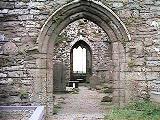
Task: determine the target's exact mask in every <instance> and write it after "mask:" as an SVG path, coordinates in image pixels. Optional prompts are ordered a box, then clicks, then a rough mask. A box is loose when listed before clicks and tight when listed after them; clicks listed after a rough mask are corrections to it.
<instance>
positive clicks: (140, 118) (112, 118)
mask: <svg viewBox="0 0 160 120" xmlns="http://www.w3.org/2000/svg"><path fill="white" fill-rule="evenodd" d="M105 120H160V105H158V104H154V103H152V102H150V101H138V102H133V103H130V104H129V105H127V106H125V107H123V108H113V109H112V111H111V113H110V114H109V116H106V118H105Z"/></svg>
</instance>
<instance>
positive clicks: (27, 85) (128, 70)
mask: <svg viewBox="0 0 160 120" xmlns="http://www.w3.org/2000/svg"><path fill="white" fill-rule="evenodd" d="M68 2H69V1H67V0H55V1H52V0H19V1H17V0H9V1H8V0H1V1H0V56H1V57H0V65H1V67H0V87H1V91H0V99H1V100H0V104H1V105H2V104H3V105H4V104H5V105H10V104H13V105H17V104H33V105H35V104H40V103H44V102H43V101H45V100H46V98H45V97H44V96H41V95H42V93H38V96H40V97H41V98H37V97H35V96H34V95H35V89H40V90H42V91H43V90H44V91H47V90H50V89H51V88H49V87H48V88H46V87H45V83H42V84H35V82H36V80H37V76H36V74H41V73H39V71H40V69H45V67H42V68H39V64H42V63H39V64H37V63H38V58H39V57H40V58H41V59H43V58H45V54H44V53H39V51H38V45H39V44H40V43H38V42H37V37H38V35H39V34H40V30H41V28H42V26H43V25H44V23H45V22H46V20H47V19H48V18H49V16H50V15H51V14H52V13H53V12H54V11H55V10H57V9H58V8H59V7H60V6H62V5H64V4H66V3H68ZM101 2H102V3H103V4H104V5H106V6H107V7H109V8H110V9H112V10H113V11H114V12H115V14H117V16H119V18H120V19H121V20H122V22H123V23H124V24H125V26H126V28H127V29H128V31H129V34H130V37H131V40H130V41H124V42H120V41H115V42H114V43H113V44H112V60H113V61H112V63H113V67H114V69H115V70H116V67H117V66H118V68H120V69H117V71H116V72H113V79H114V80H115V81H114V87H115V88H116V86H122V88H123V90H122V91H121V92H117V91H115V92H117V93H115V94H117V95H121V96H123V97H122V98H123V99H122V100H120V99H119V101H122V102H127V101H126V100H129V99H130V98H133V99H134V98H137V97H140V96H145V95H146V86H149V88H147V89H149V94H150V95H151V98H152V100H154V101H159V99H160V84H159V77H160V76H159V74H160V53H159V52H160V19H159V18H160V2H159V1H158V0H141V1H140V0H101ZM113 27H114V24H113ZM122 41H123V40H122ZM122 45H123V46H122ZM122 47H123V48H122ZM123 49H124V50H123ZM121 52H123V53H125V54H121ZM119 58H123V59H119ZM117 63H118V64H117ZM117 73H120V74H117ZM42 79H43V78H42ZM44 79H45V78H44ZM116 80H123V82H122V83H121V84H117V83H118V82H116ZM148 81H149V82H148ZM47 84H48V83H47ZM137 86H138V87H137ZM137 88H138V89H137ZM124 89H125V90H124ZM51 90H52V89H51ZM50 93H51V94H50V95H51V96H50V97H49V98H47V100H46V101H49V102H51V101H52V100H51V99H52V92H50ZM36 94H37V93H36ZM39 99H40V100H39ZM51 109H52V108H51Z"/></svg>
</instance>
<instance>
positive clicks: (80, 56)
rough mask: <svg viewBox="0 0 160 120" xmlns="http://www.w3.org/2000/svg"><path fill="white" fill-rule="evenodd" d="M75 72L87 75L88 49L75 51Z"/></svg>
mask: <svg viewBox="0 0 160 120" xmlns="http://www.w3.org/2000/svg"><path fill="white" fill-rule="evenodd" d="M73 72H74V73H86V48H82V47H81V46H79V47H78V48H74V49H73Z"/></svg>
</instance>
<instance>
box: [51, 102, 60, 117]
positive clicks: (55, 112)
mask: <svg viewBox="0 0 160 120" xmlns="http://www.w3.org/2000/svg"><path fill="white" fill-rule="evenodd" d="M60 109H61V106H60V104H57V105H54V107H53V115H55V114H58V112H59V110H60Z"/></svg>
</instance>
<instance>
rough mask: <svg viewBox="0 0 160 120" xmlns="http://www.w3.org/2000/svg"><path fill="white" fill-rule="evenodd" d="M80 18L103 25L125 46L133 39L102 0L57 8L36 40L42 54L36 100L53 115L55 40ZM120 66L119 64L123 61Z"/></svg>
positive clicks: (39, 59)
mask: <svg viewBox="0 0 160 120" xmlns="http://www.w3.org/2000/svg"><path fill="white" fill-rule="evenodd" d="M81 18H85V19H87V20H90V21H92V22H94V23H95V24H97V25H98V26H100V27H101V28H102V29H103V30H104V31H105V32H106V34H108V36H109V39H110V42H111V43H113V42H117V41H118V42H119V43H118V44H123V45H124V43H125V41H129V40H130V35H129V32H128V31H127V29H126V27H125V25H124V24H123V22H122V21H121V20H120V18H119V17H118V16H117V15H116V14H115V13H114V12H113V11H112V10H111V9H109V8H108V7H106V6H105V5H103V4H102V3H100V2H96V1H90V0H75V1H73V2H71V3H69V4H66V5H64V6H62V7H61V8H59V9H58V10H56V11H55V12H54V13H53V14H52V15H51V16H50V17H49V18H48V20H47V21H46V22H45V24H44V25H43V27H42V29H41V32H40V34H39V36H38V39H37V44H38V50H39V56H38V58H37V67H38V72H37V73H36V80H35V96H34V97H35V98H34V99H35V100H36V101H37V102H39V103H40V104H43V105H45V106H46V112H47V114H48V115H49V114H52V110H53V108H52V107H53V84H54V83H53V74H54V71H53V61H52V57H53V48H54V41H55V39H56V38H57V36H58V34H59V33H60V32H61V31H62V30H63V29H64V28H65V27H66V26H67V25H69V24H70V23H72V22H74V21H76V20H78V19H81ZM124 46H125V45H124ZM119 52H120V51H119ZM119 59H120V57H119ZM118 66H119V67H120V64H118ZM118 69H120V68H118ZM116 74H119V77H120V73H118V72H116ZM119 82H120V81H119ZM39 93H40V94H39ZM118 95H119V96H118ZM118 95H117V96H118V101H120V93H118Z"/></svg>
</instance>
